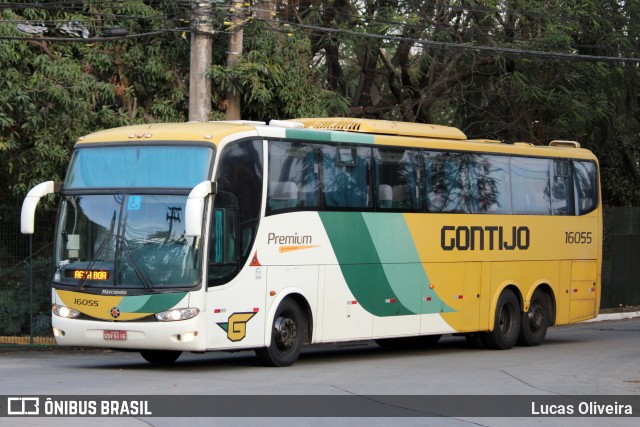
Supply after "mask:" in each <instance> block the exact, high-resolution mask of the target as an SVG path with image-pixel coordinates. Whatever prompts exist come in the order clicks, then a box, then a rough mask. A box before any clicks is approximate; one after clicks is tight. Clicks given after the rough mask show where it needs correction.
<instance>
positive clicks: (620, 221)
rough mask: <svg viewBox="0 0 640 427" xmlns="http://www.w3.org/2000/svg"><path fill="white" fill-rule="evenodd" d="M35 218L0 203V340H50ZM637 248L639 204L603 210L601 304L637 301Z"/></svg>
mask: <svg viewBox="0 0 640 427" xmlns="http://www.w3.org/2000/svg"><path fill="white" fill-rule="evenodd" d="M37 218H38V220H37V227H36V234H34V235H33V236H32V238H29V237H25V236H23V235H22V234H20V209H19V208H16V207H0V344H2V343H13V344H16V343H18V344H34V343H35V344H38V343H53V342H54V340H53V337H52V335H51V277H52V274H53V263H52V254H53V244H52V238H53V234H54V228H55V211H53V210H50V211H43V210H39V211H38V217H37ZM30 240H31V241H30ZM30 244H31V246H32V253H33V257H32V258H31V259H30V258H29V252H30V250H29V245H30ZM638 248H640V207H636V208H608V209H605V213H604V254H603V266H602V301H601V304H600V307H601V308H614V307H619V306H627V305H640V262H639V261H640V259H639V257H638V255H637V252H636V251H637V249H638ZM30 271H31V272H32V274H31V275H30V274H29V272H30ZM30 276H31V277H30Z"/></svg>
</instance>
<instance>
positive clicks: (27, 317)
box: [0, 206, 56, 344]
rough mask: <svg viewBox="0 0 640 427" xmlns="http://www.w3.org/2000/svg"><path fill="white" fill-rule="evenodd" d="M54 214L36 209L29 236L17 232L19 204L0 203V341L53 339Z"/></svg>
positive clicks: (30, 342)
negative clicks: (34, 221)
mask: <svg viewBox="0 0 640 427" xmlns="http://www.w3.org/2000/svg"><path fill="white" fill-rule="evenodd" d="M55 215H56V212H55V211H54V210H43V209H39V210H38V215H37V220H36V221H37V225H36V234H34V235H33V236H31V237H28V236H24V235H22V234H21V233H20V207H15V206H10V207H9V206H0V344H39V343H54V342H55V341H54V339H53V335H52V331H51V278H52V277H53V263H52V253H53V252H52V250H53V243H52V239H53V233H54V228H55ZM30 246H31V249H30ZM30 252H31V254H32V257H31V258H30Z"/></svg>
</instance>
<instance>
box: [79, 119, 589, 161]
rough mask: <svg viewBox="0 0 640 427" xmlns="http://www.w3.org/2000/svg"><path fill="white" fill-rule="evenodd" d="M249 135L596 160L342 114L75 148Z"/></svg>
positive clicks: (146, 135)
mask: <svg viewBox="0 0 640 427" xmlns="http://www.w3.org/2000/svg"><path fill="white" fill-rule="evenodd" d="M234 135H237V137H234ZM323 135H324V136H323ZM249 136H263V137H268V136H273V137H280V138H282V137H285V138H293V139H310V140H316V141H332V142H344V143H347V142H350V143H359V142H361V143H370V144H374V145H389V146H406V147H415V148H425V149H429V148H433V149H441V150H462V151H480V152H486V153H496V154H498V153H505V154H506V153H511V154H518V155H524V156H527V155H530V156H550V157H578V158H587V159H594V158H595V156H594V155H593V154H592V153H591V152H590V151H589V150H586V149H583V148H580V144H578V143H577V142H574V141H552V143H551V144H550V145H549V146H540V145H536V146H534V145H532V144H529V143H521V142H518V143H515V144H502V143H501V142H500V141H495V140H489V139H467V137H466V135H465V134H464V133H463V132H462V131H460V130H459V129H457V128H454V127H449V126H440V125H431V124H424V123H408V122H396V121H385V120H372V119H357V118H344V117H338V118H299V119H293V120H283V121H273V122H272V123H271V125H270V126H268V125H267V124H266V123H264V122H255V121H240V120H238V121H218V122H188V123H152V124H144V125H133V126H124V127H119V128H114V129H106V130H102V131H99V132H95V133H91V134H89V135H86V136H84V137H81V138H79V139H78V146H82V145H83V144H91V143H127V142H131V143H141V142H142V143H152V142H164V141H184V142H194V141H195V142H197V141H200V142H207V143H211V144H215V145H217V144H219V143H220V142H221V141H225V140H233V139H237V138H238V137H249Z"/></svg>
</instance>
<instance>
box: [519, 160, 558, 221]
mask: <svg viewBox="0 0 640 427" xmlns="http://www.w3.org/2000/svg"><path fill="white" fill-rule="evenodd" d="M549 163H550V161H549V160H548V159H541V158H534V157H512V158H511V198H512V203H513V213H514V214H516V215H550V214H551V197H550V194H549Z"/></svg>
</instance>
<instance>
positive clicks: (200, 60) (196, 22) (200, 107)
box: [189, 0, 213, 122]
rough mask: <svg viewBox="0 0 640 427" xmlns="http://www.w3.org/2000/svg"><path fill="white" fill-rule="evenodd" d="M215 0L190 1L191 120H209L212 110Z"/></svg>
mask: <svg viewBox="0 0 640 427" xmlns="http://www.w3.org/2000/svg"><path fill="white" fill-rule="evenodd" d="M212 3H213V0H194V1H193V3H192V4H191V30H192V32H191V60H190V68H189V121H196V122H206V121H208V120H209V114H210V113H211V79H210V78H208V77H207V75H206V74H207V72H208V71H209V68H210V67H211V51H212V44H213V39H212V34H213V6H212Z"/></svg>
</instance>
